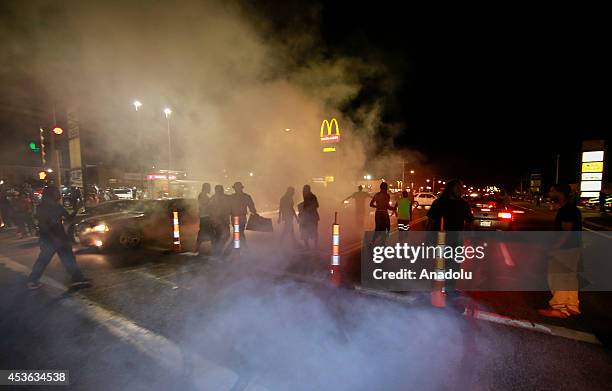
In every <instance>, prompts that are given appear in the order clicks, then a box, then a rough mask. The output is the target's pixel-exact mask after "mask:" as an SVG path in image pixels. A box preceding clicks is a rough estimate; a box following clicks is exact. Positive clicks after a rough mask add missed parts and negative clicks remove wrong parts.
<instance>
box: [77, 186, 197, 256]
mask: <svg viewBox="0 0 612 391" xmlns="http://www.w3.org/2000/svg"><path fill="white" fill-rule="evenodd" d="M173 211H177V212H178V215H179V229H180V236H181V241H184V240H188V241H189V242H191V241H193V240H195V236H196V234H197V230H198V224H199V217H198V207H197V202H196V200H195V199H184V198H176V199H164V200H143V201H136V205H134V206H133V207H131V208H130V209H129V210H126V211H120V212H115V213H109V214H103V215H99V216H93V217H89V218H86V219H84V220H83V221H81V222H80V223H79V224H78V225H77V226H76V227H75V232H76V237H77V238H78V242H79V243H80V244H81V245H84V246H88V247H95V248H98V249H109V248H113V247H122V248H136V247H140V246H142V245H149V246H155V247H158V248H160V247H161V248H164V249H170V248H172V233H173Z"/></svg>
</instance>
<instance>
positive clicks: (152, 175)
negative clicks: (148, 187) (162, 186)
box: [147, 174, 176, 181]
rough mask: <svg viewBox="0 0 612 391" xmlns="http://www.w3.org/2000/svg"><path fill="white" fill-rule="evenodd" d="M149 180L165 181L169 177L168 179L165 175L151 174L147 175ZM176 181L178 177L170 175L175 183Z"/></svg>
mask: <svg viewBox="0 0 612 391" xmlns="http://www.w3.org/2000/svg"><path fill="white" fill-rule="evenodd" d="M147 179H148V180H150V181H154V180H156V179H163V180H167V179H168V177H166V176H165V175H159V174H149V175H147ZM175 179H176V175H170V180H171V181H173V180H175Z"/></svg>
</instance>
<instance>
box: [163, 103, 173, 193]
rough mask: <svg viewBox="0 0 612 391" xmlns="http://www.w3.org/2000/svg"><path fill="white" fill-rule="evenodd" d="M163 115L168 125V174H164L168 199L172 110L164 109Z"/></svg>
mask: <svg viewBox="0 0 612 391" xmlns="http://www.w3.org/2000/svg"><path fill="white" fill-rule="evenodd" d="M164 114H165V115H166V124H167V125H168V172H167V173H166V178H167V180H168V197H170V169H171V167H172V139H171V138H170V114H172V110H170V108H168V107H166V108H165V109H164Z"/></svg>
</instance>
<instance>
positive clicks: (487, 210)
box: [480, 208, 491, 212]
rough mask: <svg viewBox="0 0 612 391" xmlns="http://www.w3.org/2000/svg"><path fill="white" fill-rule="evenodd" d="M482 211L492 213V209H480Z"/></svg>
mask: <svg viewBox="0 0 612 391" xmlns="http://www.w3.org/2000/svg"><path fill="white" fill-rule="evenodd" d="M480 211H481V212H490V211H491V209H489V208H480Z"/></svg>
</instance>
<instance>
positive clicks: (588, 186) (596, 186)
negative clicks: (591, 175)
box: [580, 181, 601, 191]
mask: <svg viewBox="0 0 612 391" xmlns="http://www.w3.org/2000/svg"><path fill="white" fill-rule="evenodd" d="M600 190H601V181H582V182H580V191H600Z"/></svg>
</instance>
